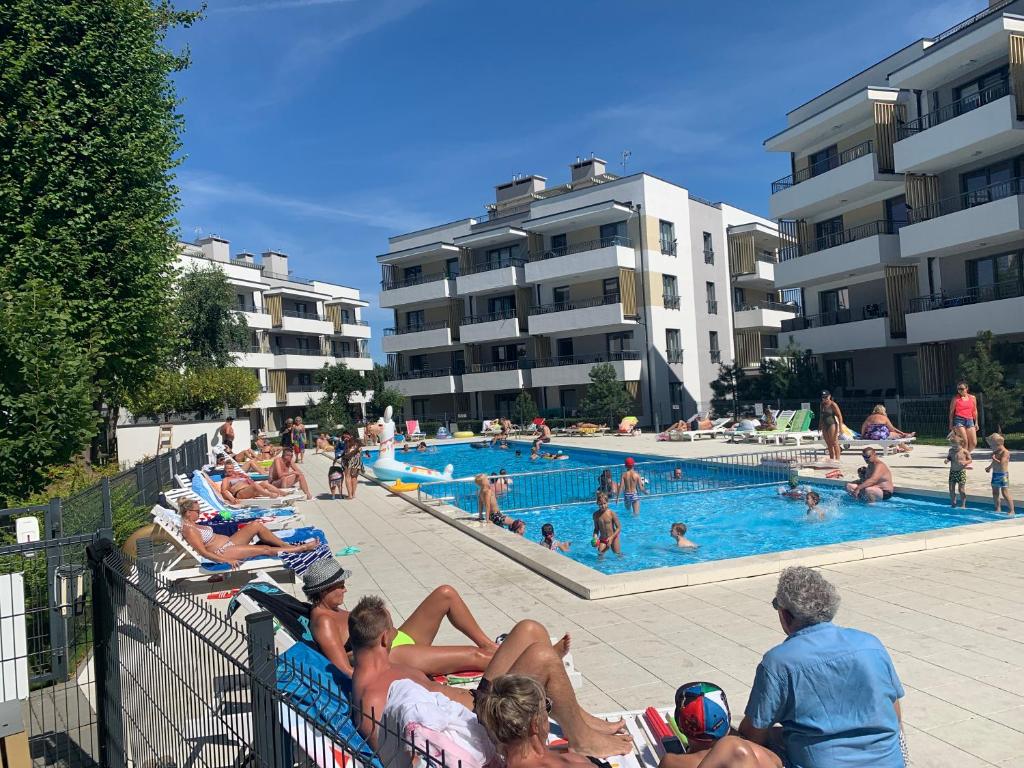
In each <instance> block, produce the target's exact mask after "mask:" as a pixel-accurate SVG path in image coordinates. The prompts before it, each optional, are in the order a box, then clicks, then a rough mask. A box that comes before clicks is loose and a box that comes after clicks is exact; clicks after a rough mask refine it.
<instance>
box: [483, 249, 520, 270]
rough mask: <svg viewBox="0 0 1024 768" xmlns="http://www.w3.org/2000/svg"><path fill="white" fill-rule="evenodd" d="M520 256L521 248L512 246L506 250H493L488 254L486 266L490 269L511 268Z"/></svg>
mask: <svg viewBox="0 0 1024 768" xmlns="http://www.w3.org/2000/svg"><path fill="white" fill-rule="evenodd" d="M518 256H519V246H518V245H510V246H506V247H505V248H492V249H491V250H489V251H488V252H487V259H486V262H485V263H486V264H487V267H488V268H489V269H500V268H501V267H511V266H512V263H513V260H514V259H516V258H517V257H518Z"/></svg>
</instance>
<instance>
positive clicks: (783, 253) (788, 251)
mask: <svg viewBox="0 0 1024 768" xmlns="http://www.w3.org/2000/svg"><path fill="white" fill-rule="evenodd" d="M905 223H906V222H896V221H888V220H885V219H879V220H878V221H869V222H868V223H867V224H859V225H857V226H856V227H850V228H849V229H844V230H843V231H842V232H833V233H831V234H827V235H822V236H821V237H819V238H816V239H814V240H811V241H810V242H809V243H807V244H806V245H805V246H804V247H802V248H801V247H800V246H799V245H787V246H786V247H784V248H780V249H779V261H789V260H791V259H798V258H800V257H801V256H808V255H810V254H812V253H818V252H820V251H827V250H828V249H829V248H835V247H836V246H840V245H845V244H846V243H853V242H856V241H857V240H863V239H865V238H868V237H874V236H875V235H895V234H896V233H897V232H899V229H900V227H902V226H904V225H905Z"/></svg>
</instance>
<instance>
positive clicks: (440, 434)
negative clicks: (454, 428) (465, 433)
mask: <svg viewBox="0 0 1024 768" xmlns="http://www.w3.org/2000/svg"><path fill="white" fill-rule="evenodd" d="M434 439H435V440H450V439H451V435H450V434H448V430H447V429H446V428H444V427H438V428H437V434H436V435H434Z"/></svg>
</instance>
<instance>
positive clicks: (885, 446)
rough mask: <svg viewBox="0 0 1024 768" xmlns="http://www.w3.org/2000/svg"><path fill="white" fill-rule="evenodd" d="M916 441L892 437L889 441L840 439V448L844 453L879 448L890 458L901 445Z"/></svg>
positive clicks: (910, 438)
mask: <svg viewBox="0 0 1024 768" xmlns="http://www.w3.org/2000/svg"><path fill="white" fill-rule="evenodd" d="M916 439H917V438H916V437H892V438H889V439H887V440H863V439H856V440H855V439H853V438H849V439H847V438H840V439H839V447H840V448H842V449H843V450H844V451H848V450H850V449H851V448H853V449H855V450H858V451H860V450H863V449H864V448H878V449H881V450H882V453H883V455H885V456H888V455H889V454H892V453H896V449H897V448H899V447H900V446H901V445H910V444H911V443H913V442H914V441H915V440H916Z"/></svg>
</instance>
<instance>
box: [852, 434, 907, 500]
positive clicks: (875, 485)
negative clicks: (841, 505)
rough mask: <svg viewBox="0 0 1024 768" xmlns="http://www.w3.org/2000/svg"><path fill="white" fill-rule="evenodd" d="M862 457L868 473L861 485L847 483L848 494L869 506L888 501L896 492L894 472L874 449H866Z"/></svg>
mask: <svg viewBox="0 0 1024 768" xmlns="http://www.w3.org/2000/svg"><path fill="white" fill-rule="evenodd" d="M861 456H862V457H863V459H864V461H865V462H867V472H866V473H865V475H864V479H863V480H861V481H860V482H859V483H847V484H846V492H847V493H849V494H850V495H851V496H853V497H854V498H855V499H861V500H863V501H866V502H868V503H869V504H873V503H875V502H876V501H888V500H889V499H891V498H892V494H893V491H895V490H896V487H895V484H894V483H893V479H892V470H891V469H889V466H888V465H887V464H886V463H885V462H884V461H882V460H881V459H880V458H878V452H877V451H876V450H875V449H874V448H865V449H864V450H863V451H862V452H861Z"/></svg>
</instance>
